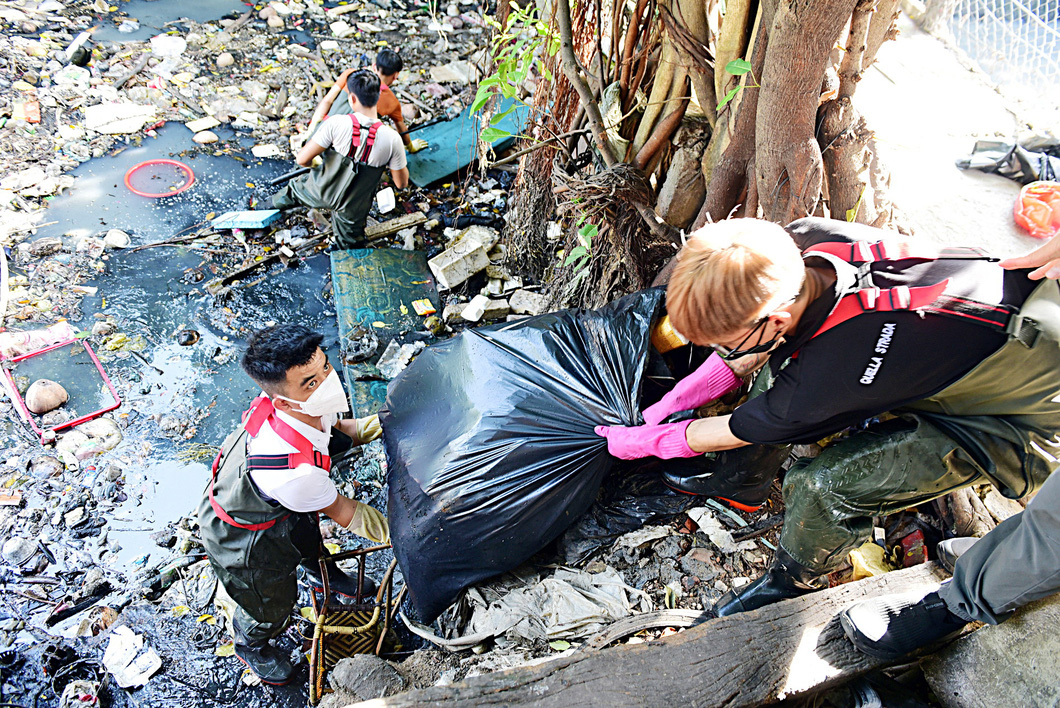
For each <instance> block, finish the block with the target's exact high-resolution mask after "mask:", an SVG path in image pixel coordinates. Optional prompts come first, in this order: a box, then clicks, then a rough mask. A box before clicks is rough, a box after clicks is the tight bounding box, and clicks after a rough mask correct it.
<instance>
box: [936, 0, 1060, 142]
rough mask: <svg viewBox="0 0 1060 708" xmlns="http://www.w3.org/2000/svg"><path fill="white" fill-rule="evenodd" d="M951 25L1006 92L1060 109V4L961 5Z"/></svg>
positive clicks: (1051, 0) (1034, 0) (1001, 0)
mask: <svg viewBox="0 0 1060 708" xmlns="http://www.w3.org/2000/svg"><path fill="white" fill-rule="evenodd" d="M946 24H948V27H949V30H950V31H951V32H952V35H953V40H954V43H955V44H956V45H957V47H959V48H960V49H961V50H962V51H964V52H965V53H966V54H967V55H968V56H969V57H970V58H971V59H972V60H973V61H974V62H976V63H977V64H978V65H979V67H980V68H981V69H982V70H983V71H984V72H985V73H986V74H987V75H988V76H989V77H990V78H991V79H992V80H993V81H994V82H996V83H997V84H998V86H999V87H1000V88H1001V90H1002V92H1003V93H1007V94H1010V95H1012V96H1013V97H1014V98H1017V99H1019V100H1021V101H1028V102H1031V103H1033V104H1036V105H1037V106H1038V107H1040V108H1047V107H1056V108H1057V109H1058V110H1060V0H957V2H956V3H955V6H954V9H953V15H952V16H951V17H950V20H949V22H948V23H946ZM1054 123H1055V125H1054V128H1057V129H1060V116H1058V117H1057V118H1056V119H1055V121H1054Z"/></svg>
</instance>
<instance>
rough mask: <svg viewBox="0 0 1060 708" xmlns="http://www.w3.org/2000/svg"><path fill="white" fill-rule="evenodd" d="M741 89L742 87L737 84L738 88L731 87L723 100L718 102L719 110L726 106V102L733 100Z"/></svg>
mask: <svg viewBox="0 0 1060 708" xmlns="http://www.w3.org/2000/svg"><path fill="white" fill-rule="evenodd" d="M739 90H740V87H739V86H737V87H736V88H734V89H731V90H730V91H729V92H728V93H727V94H725V98H723V99H721V102H720V103H719V104H718V110H719V111H720V110H721V109H722V108H723V107H724V106H725V104H726V103H728V102H729V101H731V100H732V97H733V96H735V95H736V93H737V92H738V91H739Z"/></svg>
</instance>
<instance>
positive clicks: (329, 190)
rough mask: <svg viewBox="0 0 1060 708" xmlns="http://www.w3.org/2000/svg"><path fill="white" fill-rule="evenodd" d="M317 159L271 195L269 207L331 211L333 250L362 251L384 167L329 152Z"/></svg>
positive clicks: (328, 150)
mask: <svg viewBox="0 0 1060 708" xmlns="http://www.w3.org/2000/svg"><path fill="white" fill-rule="evenodd" d="M320 157H321V159H322V160H323V164H322V165H321V166H320V167H315V168H313V170H312V171H311V172H310V173H309V174H307V175H306V176H305V177H299V178H298V179H293V180H291V181H290V182H288V183H287V186H285V187H284V188H283V189H282V190H280V191H279V192H277V193H276V194H274V195H273V197H272V205H273V206H274V207H276V208H277V209H290V208H291V207H294V206H298V205H302V206H307V207H311V208H313V209H330V210H331V226H332V229H333V231H334V235H335V246H336V248H339V249H343V250H345V249H350V248H361V247H363V246H364V229H365V225H366V224H367V223H368V212H369V211H370V210H371V208H372V200H373V199H374V198H375V190H376V187H378V186H379V181H380V180H381V179H382V178H383V171H384V170H385V169H386V167H384V166H380V167H373V166H371V165H368V164H365V163H363V162H357V161H356V160H354V159H352V158H349V157H347V156H345V155H343V154H341V153H339V152H336V151H335V150H332V149H331V148H328V149H327V150H325V151H324V152H322V153H321V154H320Z"/></svg>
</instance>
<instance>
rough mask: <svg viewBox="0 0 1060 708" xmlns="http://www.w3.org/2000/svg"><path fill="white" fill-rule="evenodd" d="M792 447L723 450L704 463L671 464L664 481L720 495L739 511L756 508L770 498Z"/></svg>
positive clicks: (686, 490) (675, 486) (690, 490)
mask: <svg viewBox="0 0 1060 708" xmlns="http://www.w3.org/2000/svg"><path fill="white" fill-rule="evenodd" d="M789 450H790V447H789V446H787V445H780V446H777V445H748V446H746V447H738V448H736V449H734V450H723V451H721V452H719V453H718V455H717V457H716V458H714V459H713V460H707V461H706V463H705V464H704V463H703V462H700V464H699V465H695V466H693V465H687V466H683V465H680V464H675V465H668V466H667V471H666V472H663V482H665V483H666V485H667V486H668V487H670V488H672V489H676V490H677V491H679V492H684V493H685V494H699V495H702V496H705V497H717V498H718V499H720V500H722V501H724V502H726V503H728V504H729V505H730V506H733V507H735V508H737V509H739V510H740V511H757V510H758V509H759V508H760V507H761V506H762V505H763V504H765V502H766V500H767V499H769V493H770V491H771V489H772V486H773V480H774V479H776V476H777V473H778V472H780V466H781V465H782V464H783V463H784V460H786V459H787V458H788V452H789Z"/></svg>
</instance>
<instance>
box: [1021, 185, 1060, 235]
mask: <svg viewBox="0 0 1060 708" xmlns="http://www.w3.org/2000/svg"><path fill="white" fill-rule="evenodd" d="M1012 216H1013V218H1014V219H1015V220H1016V224H1017V225H1018V226H1019V227H1020V228H1021V229H1023V230H1024V231H1026V232H1027V233H1029V234H1030V235H1031V236H1034V237H1035V238H1052V237H1053V236H1055V235H1056V234H1057V233H1060V182H1031V183H1030V184H1028V185H1026V186H1024V187H1023V189H1021V190H1020V196H1019V199H1017V200H1016V205H1015V206H1014V207H1013V208H1012Z"/></svg>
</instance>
